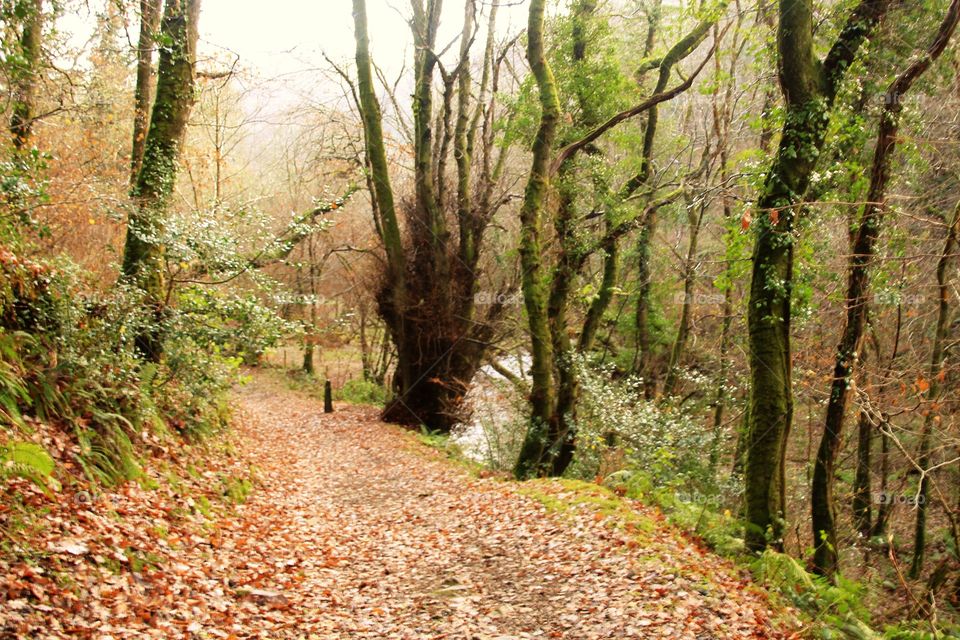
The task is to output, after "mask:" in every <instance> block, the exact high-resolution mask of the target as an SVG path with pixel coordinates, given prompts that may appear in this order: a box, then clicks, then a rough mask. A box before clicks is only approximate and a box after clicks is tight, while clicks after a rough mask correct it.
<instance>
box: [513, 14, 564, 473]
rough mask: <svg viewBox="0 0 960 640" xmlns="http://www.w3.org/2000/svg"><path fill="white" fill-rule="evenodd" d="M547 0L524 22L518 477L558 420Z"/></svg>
mask: <svg viewBox="0 0 960 640" xmlns="http://www.w3.org/2000/svg"><path fill="white" fill-rule="evenodd" d="M545 4H546V2H545V0H531V1H530V11H529V17H528V23H527V61H528V62H529V64H530V69H531V71H532V72H533V76H534V79H535V80H536V83H537V89H538V90H539V93H540V110H541V111H540V127H539V129H538V130H537V137H536V139H535V140H534V143H533V161H532V163H531V166H530V175H529V177H528V178H527V186H526V190H525V191H524V195H523V204H522V206H521V207H520V225H521V226H520V265H521V268H522V269H523V276H522V282H521V285H522V288H523V302H524V306H525V307H526V311H527V325H528V331H529V333H530V355H531V359H532V364H531V369H530V376H531V389H530V425H529V427H528V429H527V435H526V437H525V438H524V441H523V445H522V446H521V449H520V456H519V458H518V460H517V464H516V467H515V469H514V473H515V475H516V476H517V477H519V478H527V477H531V476H535V475H543V474H544V471H545V470H544V468H543V464H544V461H545V458H546V457H545V455H544V454H545V452H546V451H547V450H548V448H549V446H550V444H551V443H550V435H551V434H555V433H556V432H557V430H558V425H557V424H556V413H555V411H554V408H555V406H556V388H555V385H554V379H553V370H554V366H555V362H554V348H553V337H552V335H551V331H550V318H549V313H548V304H549V296H550V292H549V290H548V286H547V277H546V269H545V267H544V264H543V250H542V244H543V233H544V230H543V216H544V209H545V208H546V205H547V198H548V195H549V188H550V160H551V156H552V153H553V145H554V142H555V141H556V135H557V121H558V120H559V117H560V101H559V97H558V95H557V86H556V83H555V82H554V78H553V71H552V70H551V69H550V65H549V63H548V62H547V57H546V51H545V46H544V24H543V23H544V20H543V15H544V9H545Z"/></svg>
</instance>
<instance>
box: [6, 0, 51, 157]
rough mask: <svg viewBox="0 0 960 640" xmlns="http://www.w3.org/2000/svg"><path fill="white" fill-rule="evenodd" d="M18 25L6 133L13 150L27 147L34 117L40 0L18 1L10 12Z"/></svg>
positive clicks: (40, 20) (11, 72)
mask: <svg viewBox="0 0 960 640" xmlns="http://www.w3.org/2000/svg"><path fill="white" fill-rule="evenodd" d="M13 13H14V15H16V16H17V17H18V18H19V20H18V22H19V24H20V34H19V38H18V40H17V50H16V52H15V55H13V56H12V57H11V58H12V63H11V64H10V75H11V81H12V82H11V84H12V89H13V100H12V105H11V109H10V111H11V113H10V133H11V134H13V145H14V147H15V148H16V149H17V150H21V149H23V148H24V147H26V146H27V143H28V141H29V140H30V136H31V135H32V133H33V122H34V119H35V118H36V116H37V104H36V103H37V75H38V73H37V72H38V70H39V67H40V54H41V45H42V43H43V42H42V37H43V0H20V1H19V2H17V3H16V6H15V7H14V8H13Z"/></svg>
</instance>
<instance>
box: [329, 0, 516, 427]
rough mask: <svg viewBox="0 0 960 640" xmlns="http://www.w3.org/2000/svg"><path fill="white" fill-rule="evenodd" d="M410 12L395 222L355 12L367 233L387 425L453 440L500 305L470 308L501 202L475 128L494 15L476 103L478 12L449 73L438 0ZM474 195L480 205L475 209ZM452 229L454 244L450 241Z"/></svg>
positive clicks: (473, 11) (361, 11)
mask: <svg viewBox="0 0 960 640" xmlns="http://www.w3.org/2000/svg"><path fill="white" fill-rule="evenodd" d="M411 7H412V9H413V19H412V20H411V22H410V26H411V29H412V32H413V39H414V43H415V54H414V87H413V121H414V127H413V141H412V142H413V166H414V198H413V203H412V205H411V206H409V207H404V209H403V211H402V214H403V218H402V220H401V216H400V213H401V212H400V211H398V208H397V206H396V205H395V202H396V201H397V200H398V198H397V197H396V194H395V190H394V186H393V185H392V184H391V180H390V159H389V158H388V156H387V151H386V149H387V140H386V138H385V134H384V130H383V125H382V119H381V112H380V104H379V102H378V100H377V98H376V89H375V86H374V73H373V63H372V60H371V57H370V51H369V37H368V33H367V18H366V3H365V2H364V1H363V0H354V3H353V15H354V23H355V37H356V64H357V80H356V85H355V99H356V101H357V103H358V107H359V111H360V114H361V118H362V120H363V125H364V132H365V140H366V142H365V156H366V158H365V162H366V164H367V167H368V181H367V183H368V190H369V191H370V195H371V200H372V203H373V212H374V223H375V227H376V229H377V232H378V234H379V236H380V241H381V243H382V245H383V247H384V253H385V254H386V269H385V274H384V279H383V283H382V287H381V289H380V292H379V294H378V307H379V312H380V315H381V317H382V318H383V319H384V322H385V323H386V325H387V326H388V328H389V331H390V336H391V339H392V340H393V342H394V344H395V345H396V348H397V357H398V361H397V367H396V371H395V375H394V380H393V392H394V397H393V398H392V400H391V401H389V402H388V404H387V407H386V408H385V410H384V414H383V417H384V419H386V420H388V421H392V422H398V423H402V424H408V425H413V426H416V425H421V424H424V425H426V426H428V427H429V428H431V429H438V430H449V429H450V428H451V427H452V426H453V425H454V424H455V423H456V422H457V421H458V420H459V419H460V418H461V417H462V416H461V413H460V410H461V407H460V402H461V400H462V398H463V396H464V395H465V393H466V388H467V385H468V384H469V382H470V380H471V379H472V378H473V375H474V373H475V372H476V371H477V369H478V368H479V367H480V364H481V362H482V358H483V354H484V352H485V350H486V348H487V344H488V342H489V340H490V337H491V336H492V332H493V329H492V321H493V320H494V319H495V318H496V317H497V316H498V315H499V313H500V312H501V310H502V304H499V303H495V304H492V305H490V306H488V307H486V308H485V309H483V310H482V312H481V310H479V309H478V308H477V305H476V304H475V299H474V297H475V295H476V293H477V288H478V286H479V281H478V273H479V269H478V264H479V261H480V257H481V255H482V248H483V236H484V232H485V230H486V228H487V226H488V225H489V223H490V220H491V218H492V216H493V215H494V214H495V213H496V211H497V210H498V209H499V208H500V207H501V206H502V205H503V204H504V202H505V201H503V200H496V199H492V198H491V197H490V194H491V193H492V192H493V185H494V184H495V183H496V181H497V179H498V170H499V169H494V168H493V166H494V163H492V162H491V161H490V156H491V154H493V144H492V137H487V136H483V137H482V138H481V141H480V144H479V145H478V144H477V141H478V133H479V131H480V123H481V121H484V122H487V118H485V117H484V114H487V113H489V110H490V109H492V105H491V104H490V103H489V101H490V100H492V92H491V91H490V83H492V82H493V78H494V77H495V75H496V73H495V70H493V67H494V66H496V64H498V63H495V62H494V60H493V57H494V51H495V49H494V45H493V42H494V41H493V40H492V39H493V38H494V37H495V36H494V34H495V23H494V19H495V15H496V12H495V7H496V4H495V5H494V7H493V8H491V19H490V27H489V31H490V33H489V34H488V39H489V40H488V46H487V47H486V51H485V56H484V74H483V77H482V80H481V83H480V87H479V91H478V94H477V95H479V96H480V99H474V98H473V91H474V88H475V85H474V83H473V82H472V78H471V76H470V62H471V61H470V51H471V47H472V44H473V42H474V40H475V39H476V31H477V30H476V17H477V11H478V9H477V7H478V3H475V2H473V0H470V1H468V2H467V3H466V7H465V13H464V22H463V30H462V32H461V35H460V50H459V57H458V58H457V61H456V67H455V68H454V69H453V70H451V71H447V70H446V69H444V68H443V66H442V64H441V61H440V59H439V58H438V54H437V46H436V44H437V43H436V39H437V32H438V29H439V26H440V15H441V9H442V2H441V0H413V1H412V2H411ZM437 73H440V74H441V75H442V76H443V78H444V82H443V89H442V97H443V103H442V108H440V109H435V108H434V98H435V94H436V93H437V91H436V88H435V84H434V79H435V75H436V74H437ZM341 75H344V74H341ZM455 96H456V98H457V101H456V104H457V106H456V109H454V108H453V104H454V97H455ZM483 101H487V102H483ZM491 117H492V116H491ZM451 147H452V149H453V150H452V153H453V155H454V157H455V160H456V171H455V177H454V178H453V185H452V188H448V186H447V183H448V181H450V180H451V178H450V176H449V175H448V172H447V171H446V169H445V167H446V162H447V159H448V156H449V154H450V153H451ZM477 153H480V154H482V155H483V158H482V162H481V163H480V167H479V170H475V163H474V162H473V160H474V156H475V154H477ZM501 157H502V156H501ZM448 192H449V193H455V194H456V197H455V199H454V201H453V202H452V203H448V198H446V197H445V194H446V193H448ZM478 192H479V193H480V194H483V196H482V197H480V198H476V199H475V198H473V197H472V196H473V194H474V193H478ZM448 205H449V207H448ZM448 208H449V210H448ZM451 221H452V222H453V224H455V225H456V233H453V232H451V224H450V223H451ZM401 222H404V223H405V224H403V225H401Z"/></svg>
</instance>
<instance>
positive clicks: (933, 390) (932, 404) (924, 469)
mask: <svg viewBox="0 0 960 640" xmlns="http://www.w3.org/2000/svg"><path fill="white" fill-rule="evenodd" d="M954 4H956V3H954ZM951 8H953V5H951ZM958 250H960V203H958V204H957V206H956V207H955V208H954V210H953V216H952V217H951V219H950V222H949V223H948V225H947V237H946V240H944V243H943V251H941V253H940V259H939V261H938V262H937V324H936V327H935V329H934V335H933V349H932V350H931V353H930V370H929V376H930V380H929V381H928V382H927V385H928V386H927V390H926V392H925V393H924V400H925V401H926V402H927V403H928V406H927V409H926V415H925V416H924V419H923V428H922V431H921V433H920V447H919V453H918V455H917V467H918V471H919V472H920V490H919V492H918V493H917V517H916V521H915V524H914V530H913V558H912V560H911V562H910V577H912V578H918V577H920V572H921V571H922V570H923V562H924V557H925V554H926V547H927V509H928V508H929V505H928V503H929V502H930V483H931V478H930V471H931V470H930V469H929V466H930V454H931V451H930V450H931V443H930V439H931V437H932V434H933V429H934V426H935V425H936V424H937V423H938V422H939V420H940V415H939V409H938V407H937V401H938V400H939V399H940V394H941V392H942V388H943V380H944V379H945V378H946V370H945V368H944V367H945V364H946V360H947V352H948V350H949V345H948V343H949V338H950V332H951V318H952V316H953V309H952V308H951V306H950V281H951V279H952V278H951V277H950V276H951V270H952V269H953V268H954V265H955V264H956V262H957V252H958ZM954 526H955V525H954ZM954 533H956V531H955V532H954Z"/></svg>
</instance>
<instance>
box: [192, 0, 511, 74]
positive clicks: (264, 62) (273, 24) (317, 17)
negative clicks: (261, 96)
mask: <svg viewBox="0 0 960 640" xmlns="http://www.w3.org/2000/svg"><path fill="white" fill-rule="evenodd" d="M501 1H502V2H503V3H504V5H510V6H504V7H502V8H501V9H500V14H499V16H500V18H499V21H500V27H499V29H498V31H500V32H501V33H514V32H516V31H517V30H519V29H520V28H522V27H523V26H524V24H525V19H526V6H525V5H526V1H525V0H501ZM488 2H489V0H486V1H481V3H479V4H481V6H483V11H484V13H486V12H487V10H488V7H487V6H486V5H487V3H488ZM463 9H464V0H446V1H445V2H444V10H443V15H442V23H441V25H442V26H441V35H440V38H439V40H440V42H441V43H442V44H443V45H446V44H447V43H448V42H449V41H450V40H451V39H453V38H454V37H456V35H457V34H458V33H459V32H460V28H461V24H462V19H463ZM367 13H368V19H369V23H370V39H371V49H372V53H373V56H374V59H375V60H376V62H377V64H378V65H380V66H381V68H383V69H384V70H385V71H386V72H387V73H390V72H393V73H397V72H399V70H400V68H401V65H402V64H403V61H404V59H405V58H406V59H409V58H410V53H411V47H412V42H411V37H410V30H409V28H408V26H407V25H406V22H405V21H406V19H407V18H408V17H409V16H410V14H411V10H410V4H409V1H408V0H367ZM481 21H483V20H481ZM200 32H201V34H202V35H201V37H202V43H201V51H202V52H206V53H208V54H210V53H212V52H216V51H220V52H221V53H224V54H226V53H236V54H237V55H239V56H240V59H241V63H242V64H243V65H244V66H245V67H247V68H251V67H252V68H255V69H258V70H259V71H260V73H262V74H263V75H265V76H268V77H269V76H276V75H283V74H292V73H297V72H300V71H303V70H307V69H311V68H316V67H320V66H323V64H324V63H323V57H322V55H321V52H325V53H326V54H327V55H328V56H330V57H331V58H332V59H334V60H336V61H338V62H341V61H349V60H350V59H351V58H352V57H353V53H354V41H353V14H352V2H351V0H319V1H318V0H269V1H268V2H262V1H257V2H254V1H253V0H203V13H202V15H201V17H200ZM478 50H479V47H478ZM404 52H406V54H407V55H406V56H404V55H403V53H404Z"/></svg>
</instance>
